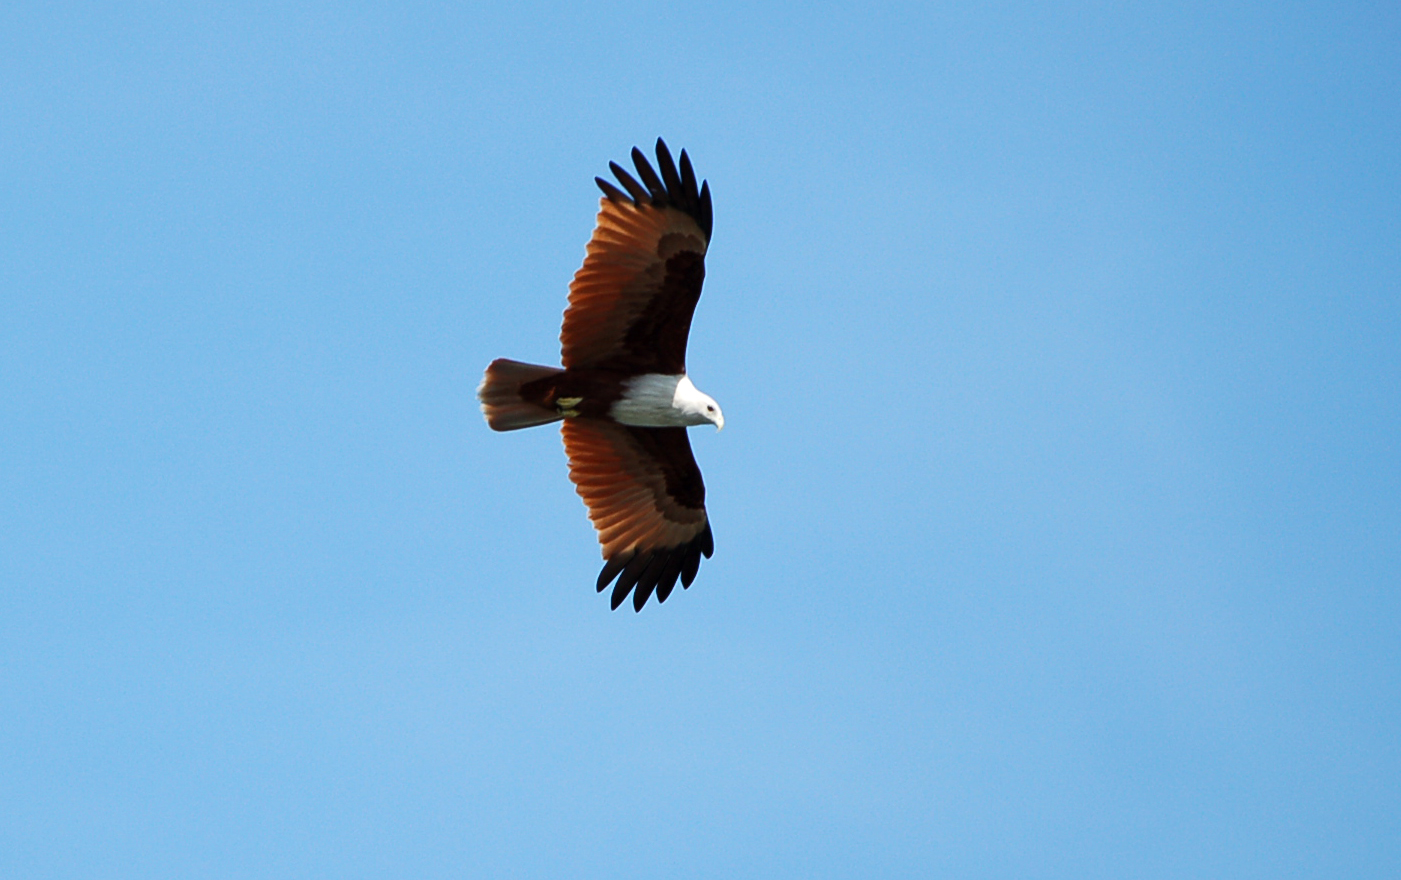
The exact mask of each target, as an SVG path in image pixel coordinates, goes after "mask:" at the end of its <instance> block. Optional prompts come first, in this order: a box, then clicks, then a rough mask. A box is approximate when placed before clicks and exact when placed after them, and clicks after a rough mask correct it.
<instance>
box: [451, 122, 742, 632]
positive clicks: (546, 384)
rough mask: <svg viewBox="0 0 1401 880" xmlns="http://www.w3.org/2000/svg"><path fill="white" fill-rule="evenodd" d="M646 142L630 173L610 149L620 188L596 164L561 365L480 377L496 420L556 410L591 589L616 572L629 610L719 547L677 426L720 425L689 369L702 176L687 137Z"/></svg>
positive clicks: (692, 572) (615, 602)
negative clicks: (589, 557)
mask: <svg viewBox="0 0 1401 880" xmlns="http://www.w3.org/2000/svg"><path fill="white" fill-rule="evenodd" d="M656 152H657V167H656V169H653V167H652V165H651V164H650V163H649V162H648V161H647V157H646V156H645V155H644V154H643V153H642V151H641V150H639V149H637V148H636V147H633V150H632V162H633V165H634V166H635V167H636V168H637V178H634V177H633V176H632V175H630V174H629V173H628V172H627V171H625V170H624V169H623V168H622V167H621V166H620V165H618V163H616V162H610V163H608V167H609V169H610V170H611V171H612V172H613V176H614V177H616V178H617V180H618V184H619V185H620V186H621V187H622V188H621V189H619V187H618V186H615V185H614V184H612V183H610V182H609V181H607V180H604V179H603V178H601V177H596V178H594V181H595V182H596V183H597V184H598V187H599V189H601V190H602V191H603V197H602V198H601V199H600V201H599V210H598V218H597V222H596V225H595V227H594V231H593V235H592V237H591V238H590V239H589V244H588V248H587V250H586V251H585V256H584V265H583V266H581V267H580V268H579V271H578V272H576V273H575V274H574V280H573V281H572V282H571V283H570V285H569V305H568V307H567V308H566V309H565V311H564V326H563V328H562V329H561V330H560V334H559V337H560V346H561V349H562V350H561V357H560V360H561V363H562V365H563V366H562V367H546V366H537V365H535V364H526V363H521V362H520V361H512V360H506V359H505V358H499V359H497V360H495V361H492V362H491V365H490V366H488V367H487V368H486V375H485V377H484V378H483V379H482V384H481V387H479V388H478V389H477V398H478V399H479V400H480V401H481V405H482V413H483V415H485V416H486V421H487V424H488V425H490V426H491V428H492V429H493V430H496V431H515V430H518V429H520V428H529V427H533V426H535V425H544V424H548V423H550V422H556V421H560V422H563V424H562V425H561V426H560V430H561V433H562V434H563V437H564V449H565V453H566V455H567V456H568V458H569V478H570V479H571V480H573V482H574V487H575V489H576V490H577V491H578V493H579V496H580V497H581V498H583V499H584V504H585V506H586V507H587V508H588V511H589V519H590V520H592V522H593V526H594V528H595V529H596V530H597V532H598V542H599V544H600V545H602V549H603V559H604V565H603V571H602V572H600V573H599V575H598V584H597V585H598V592H600V593H601V592H603V590H604V589H605V588H607V586H608V585H609V584H610V583H613V584H614V586H613V593H612V607H613V609H614V610H617V608H618V606H619V605H621V604H622V603H623V601H624V600H625V599H626V598H627V596H628V594H629V593H631V594H632V605H633V608H634V609H635V610H637V611H641V610H642V606H643V605H645V604H647V599H648V598H650V597H651V596H652V594H653V593H655V594H656V596H657V601H658V602H665V601H666V599H667V597H668V596H670V595H671V592H672V590H673V589H675V587H676V581H677V579H678V578H679V579H680V581H681V586H682V588H683V589H685V588H687V587H689V586H690V585H691V582H692V581H693V580H695V577H696V572H697V570H699V568H700V560H701V556H706V557H707V558H708V557H709V556H710V555H711V553H713V552H714V550H715V541H714V538H713V536H712V534H711V531H710V520H709V518H708V517H707V516H706V512H705V483H704V482H703V481H702V480H701V472H700V468H699V467H697V466H696V459H695V456H694V455H693V454H692V452H691V442H690V440H689V439H688V437H687V434H686V428H687V427H688V426H690V425H704V424H713V425H715V428H716V430H717V431H718V430H719V429H721V428H723V427H724V426H725V416H724V415H723V414H722V413H721V412H720V405H719V404H717V403H716V402H715V400H714V398H712V397H710V395H708V394H703V393H702V392H701V391H700V389H698V388H696V386H695V385H694V384H692V382H691V379H690V377H689V376H688V375H687V374H686V341H687V338H688V337H689V336H690V332H691V316H692V314H693V313H694V312H695V309H696V302H697V301H698V300H699V299H700V293H701V284H702V282H703V281H704V280H705V252H706V249H707V248H708V247H709V245H710V228H711V208H710V184H709V183H708V182H702V183H701V184H700V186H699V188H697V186H696V174H695V171H694V170H693V169H692V168H691V160H690V158H689V157H687V155H686V151H685V150H682V151H681V161H680V163H677V162H674V161H673V160H672V157H671V152H670V151H669V150H668V149H667V146H666V144H665V143H664V142H663V141H662V139H661V138H658V139H657V148H656ZM638 178H640V181H639V179H638ZM615 579H616V582H615Z"/></svg>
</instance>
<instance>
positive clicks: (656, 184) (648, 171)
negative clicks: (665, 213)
mask: <svg viewBox="0 0 1401 880" xmlns="http://www.w3.org/2000/svg"><path fill="white" fill-rule="evenodd" d="M632 164H633V165H634V166H636V167H637V176H638V177H641V178H642V183H643V184H644V185H645V186H646V187H647V189H648V190H650V191H651V193H652V204H653V205H656V206H657V207H658V208H662V207H665V206H666V201H667V200H666V195H667V193H666V186H664V185H663V184H662V179H661V178H660V177H658V176H657V172H656V171H653V170H652V165H651V163H649V162H648V161H647V157H646V156H645V155H643V153H642V151H641V150H639V149H638V148H637V147H633V148H632Z"/></svg>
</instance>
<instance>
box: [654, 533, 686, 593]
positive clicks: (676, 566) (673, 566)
mask: <svg viewBox="0 0 1401 880" xmlns="http://www.w3.org/2000/svg"><path fill="white" fill-rule="evenodd" d="M685 561H686V548H685V547H677V548H676V549H675V550H673V551H671V555H669V556H668V557H667V560H666V568H664V569H662V576H661V577H660V578H658V579H657V601H658V602H665V601H666V597H667V596H670V595H671V591H672V590H674V589H676V579H677V578H678V577H680V576H681V563H683V562H685Z"/></svg>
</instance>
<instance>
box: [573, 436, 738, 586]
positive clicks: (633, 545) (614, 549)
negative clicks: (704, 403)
mask: <svg viewBox="0 0 1401 880" xmlns="http://www.w3.org/2000/svg"><path fill="white" fill-rule="evenodd" d="M562 433H563V435H564V448H565V451H566V453H568V455H569V478H570V479H571V480H573V481H574V487H575V489H576V490H577V491H578V493H579V497H581V498H583V499H584V504H585V505H586V506H587V507H588V509H589V519H590V520H592V521H593V524H594V528H595V529H596V530H597V531H598V541H599V543H600V544H601V545H602V547H603V557H604V559H605V560H606V562H605V564H604V566H603V570H602V571H601V572H600V573H599V576H598V589H599V591H600V592H602V591H603V590H604V589H605V588H606V587H607V586H608V584H609V583H610V582H613V580H614V578H616V579H617V583H616V584H615V585H614V588H613V594H612V605H613V607H614V608H617V607H618V606H619V605H621V604H622V602H623V600H624V599H626V598H627V596H628V593H632V595H633V608H634V609H636V610H638V611H641V610H642V606H643V605H645V604H646V603H647V599H648V598H649V597H650V596H651V595H652V594H653V593H655V594H656V596H657V601H658V602H664V601H666V598H667V596H669V595H671V592H672V590H673V589H675V587H676V581H677V580H678V579H680V581H681V585H682V587H683V588H684V587H689V586H690V585H691V581H692V580H694V579H695V576H696V571H697V570H698V569H699V567H700V559H701V556H707V557H708V556H710V554H711V553H712V552H713V551H714V549H715V543H714V538H713V536H712V534H711V531H710V522H709V520H708V518H707V517H706V513H705V485H704V483H703V482H702V480H701V474H700V469H699V468H698V467H696V460H695V457H694V456H693V455H692V454H691V444H690V440H689V439H688V438H687V436H686V429H685V428H633V427H628V426H626V425H619V424H617V423H615V422H609V421H604V420H600V419H567V420H566V421H565V422H564V424H563V426H562Z"/></svg>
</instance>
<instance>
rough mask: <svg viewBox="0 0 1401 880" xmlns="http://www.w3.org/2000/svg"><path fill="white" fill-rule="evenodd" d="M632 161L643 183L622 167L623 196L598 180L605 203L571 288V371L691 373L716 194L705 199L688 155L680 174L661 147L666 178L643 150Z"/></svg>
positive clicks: (566, 332) (566, 337) (566, 348)
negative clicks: (690, 343)
mask: <svg viewBox="0 0 1401 880" xmlns="http://www.w3.org/2000/svg"><path fill="white" fill-rule="evenodd" d="M632 160H633V165H634V166H635V167H636V169H637V174H638V177H639V178H641V180H640V181H639V180H638V179H637V178H634V177H633V176H632V175H631V174H629V173H628V172H627V171H625V170H624V169H623V168H622V166H620V165H618V164H617V163H616V162H612V163H609V168H610V169H611V170H612V172H613V176H614V177H616V178H617V180H618V183H619V184H621V185H622V188H621V189H619V188H618V187H617V186H614V185H613V184H612V183H609V182H608V181H606V180H604V179H603V178H601V177H600V178H595V180H596V181H597V183H598V186H599V189H600V190H602V191H603V198H602V199H601V200H600V202H599V212H598V218H597V223H596V225H595V227H594V231H593V236H592V238H590V240H589V244H588V248H587V251H586V253H585V256H584V265H583V266H581V267H580V268H579V271H578V272H577V273H575V275H574V281H573V282H572V283H571V284H570V286H569V308H568V309H566V310H565V313H564V327H563V329H562V330H561V331H560V345H561V348H562V350H563V351H562V359H563V362H564V366H566V367H592V368H596V369H609V368H612V369H619V370H635V371H640V372H666V373H671V374H676V373H681V372H684V371H685V367H686V339H687V337H688V336H689V334H690V329H691V316H692V314H693V313H694V312H695V308H696V301H697V300H698V299H699V298H700V293H701V285H702V283H703V282H704V280H705V252H706V248H707V247H708V246H709V243H710V230H711V226H712V213H711V205H710V186H709V184H702V186H701V187H700V189H699V190H698V189H697V188H696V175H695V171H694V170H693V169H692V168H691V160H690V158H689V157H688V156H687V155H686V151H685V150H682V151H681V164H680V168H679V169H678V167H677V165H676V163H675V162H674V161H672V158H671V152H670V151H669V150H668V149H667V147H666V144H665V143H663V142H662V140H661V139H660V138H658V139H657V165H658V167H659V168H660V169H661V172H660V174H659V173H658V172H657V171H656V170H654V169H653V168H652V166H651V164H649V163H648V161H647V157H646V156H644V155H643V154H642V151H641V150H638V149H637V148H633V151H632Z"/></svg>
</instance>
